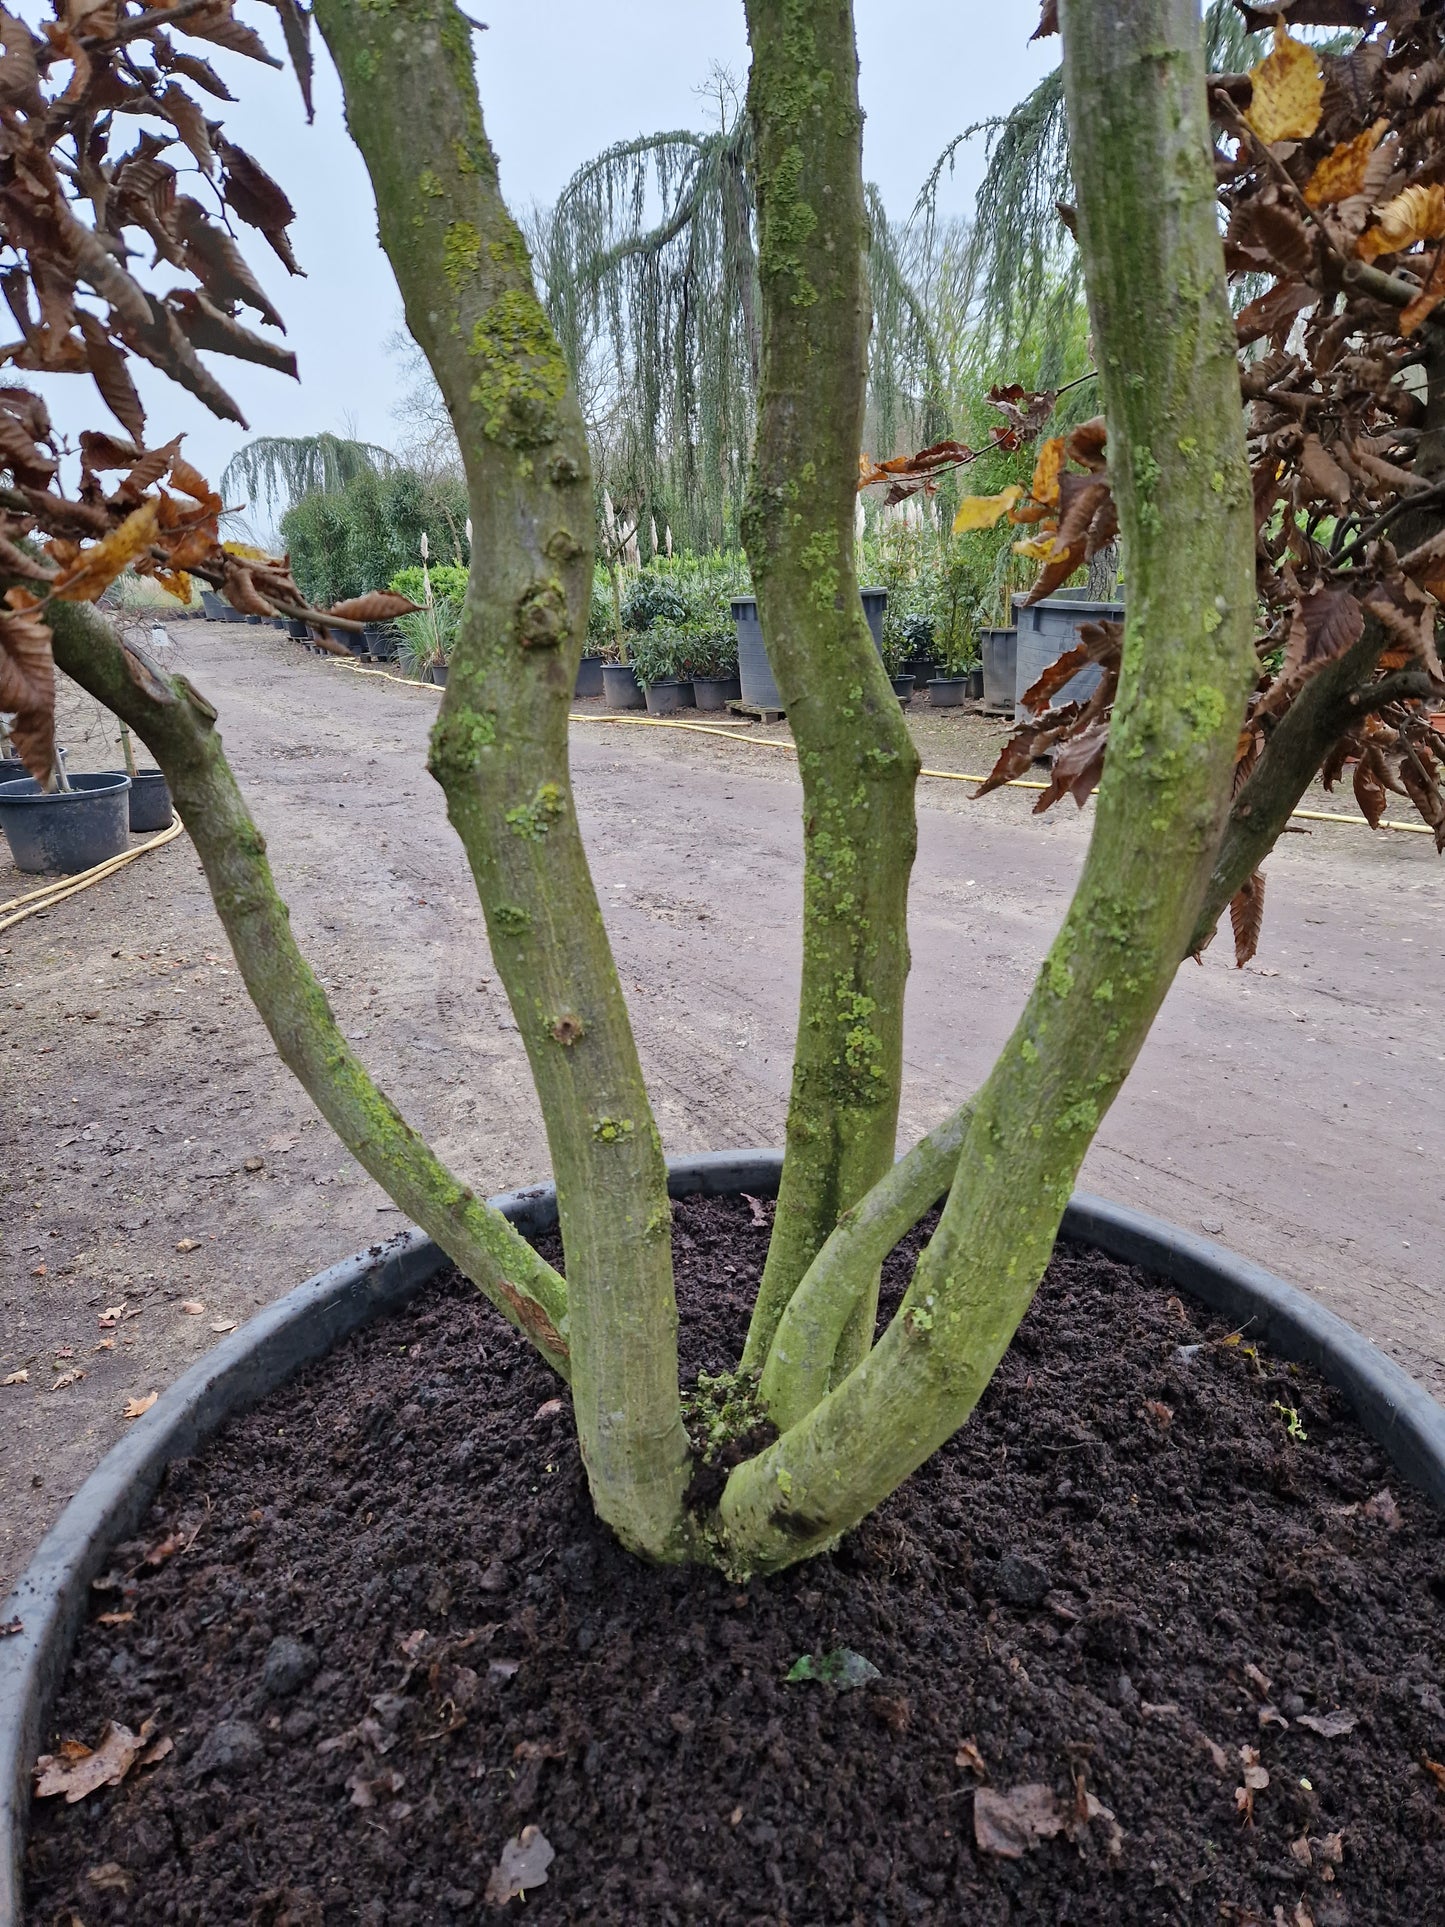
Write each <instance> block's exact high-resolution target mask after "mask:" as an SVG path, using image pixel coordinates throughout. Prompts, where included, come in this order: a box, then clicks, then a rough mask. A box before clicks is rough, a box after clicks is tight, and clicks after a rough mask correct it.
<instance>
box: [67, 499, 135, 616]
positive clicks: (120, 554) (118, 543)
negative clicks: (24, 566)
mask: <svg viewBox="0 0 1445 1927" xmlns="http://www.w3.org/2000/svg"><path fill="white" fill-rule="evenodd" d="M158 508H159V504H158V503H157V501H156V499H155V497H154V496H153V495H148V496H147V497H146V499H145V501H143V502H142V503H141V505H140V507H139V508H137V509H132V510H131V512H130V514H129V515H128V516H127V517H126V518H125V520H124V521H123V522H122V523H121V524H120V525H119V527H118V528H113V529H112V530H111V532H110V534H109V535H107V536H106V537H105V539H104V540H103V541H100V542H97V543H95V544H94V546H93V547H91V548H88V549H82V550H81V552H80V556H79V558H78V559H77V561H76V564H75V566H74V568H72V569H69V570H67V571H66V573H65V574H64V575H63V576H61V578H60V580H59V581H58V582H56V583H54V584H53V585H52V587H51V591H50V593H51V594H52V595H54V596H58V597H59V598H60V600H61V601H62V602H94V601H95V599H96V597H97V596H99V595H102V594H103V593H104V592H105V590H107V589H108V588H109V587H110V585H111V583H112V582H114V581H115V579H116V577H117V576H118V575H119V574H120V573H121V571H122V570H123V569H126V568H129V566H130V564H131V563H132V562H134V561H135V559H136V557H137V556H138V555H143V554H144V553H145V551H146V550H147V549H148V548H149V547H150V545H151V543H152V542H154V541H155V539H156V536H157V534H158V533H159V531H158V529H157V526H156V514H157V510H158Z"/></svg>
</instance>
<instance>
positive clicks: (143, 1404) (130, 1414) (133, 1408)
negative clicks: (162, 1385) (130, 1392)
mask: <svg viewBox="0 0 1445 1927" xmlns="http://www.w3.org/2000/svg"><path fill="white" fill-rule="evenodd" d="M159 1397H160V1393H159V1392H147V1393H146V1395H145V1397H144V1398H128V1399H127V1400H126V1402H125V1405H124V1408H123V1409H122V1411H121V1417H122V1418H139V1417H140V1415H141V1413H142V1412H148V1411H149V1410H150V1409H151V1407H152V1405H154V1404H155V1402H156V1400H157V1399H158V1398H159Z"/></svg>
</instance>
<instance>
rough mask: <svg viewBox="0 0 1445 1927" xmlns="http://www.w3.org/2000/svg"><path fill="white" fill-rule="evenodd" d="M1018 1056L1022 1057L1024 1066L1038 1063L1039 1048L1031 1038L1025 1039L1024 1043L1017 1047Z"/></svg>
mask: <svg viewBox="0 0 1445 1927" xmlns="http://www.w3.org/2000/svg"><path fill="white" fill-rule="evenodd" d="M1019 1056H1020V1057H1022V1059H1023V1060H1024V1062H1025V1063H1026V1064H1037V1063H1038V1061H1039V1047H1038V1045H1037V1044H1036V1043H1035V1042H1034V1040H1033V1038H1032V1037H1026V1038H1025V1039H1024V1041H1023V1042H1022V1043H1021V1044H1020V1045H1019Z"/></svg>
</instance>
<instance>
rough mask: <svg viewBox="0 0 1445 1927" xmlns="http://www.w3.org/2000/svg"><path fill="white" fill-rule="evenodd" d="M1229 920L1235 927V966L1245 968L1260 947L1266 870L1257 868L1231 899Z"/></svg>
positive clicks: (1238, 968) (1240, 968) (1239, 968)
mask: <svg viewBox="0 0 1445 1927" xmlns="http://www.w3.org/2000/svg"><path fill="white" fill-rule="evenodd" d="M1229 921H1230V924H1231V925H1232V927H1233V929H1234V967H1235V969H1236V970H1243V968H1244V966H1245V965H1246V964H1247V963H1252V962H1253V960H1254V954H1255V952H1256V951H1257V950H1258V949H1259V932H1260V928H1261V926H1262V924H1263V923H1264V872H1263V870H1256V871H1255V873H1254V875H1253V876H1252V877H1251V878H1250V879H1249V881H1248V882H1247V883H1242V884H1241V885H1240V887H1239V888H1238V889H1237V890H1236V891H1235V893H1234V895H1233V896H1232V897H1231V898H1230V899H1229Z"/></svg>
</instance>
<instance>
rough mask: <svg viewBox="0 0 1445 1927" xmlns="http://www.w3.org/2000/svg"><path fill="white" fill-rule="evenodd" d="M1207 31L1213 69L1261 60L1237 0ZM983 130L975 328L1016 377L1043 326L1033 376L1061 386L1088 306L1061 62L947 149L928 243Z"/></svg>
mask: <svg viewBox="0 0 1445 1927" xmlns="http://www.w3.org/2000/svg"><path fill="white" fill-rule="evenodd" d="M1204 36H1205V58H1206V60H1207V62H1208V64H1209V70H1210V71H1211V72H1212V73H1220V72H1237V71H1239V70H1240V69H1242V68H1245V67H1249V66H1252V65H1253V63H1254V61H1255V60H1256V59H1257V58H1258V50H1259V44H1260V36H1259V35H1257V34H1251V33H1250V32H1249V31H1248V30H1247V28H1246V27H1245V24H1244V20H1243V18H1242V17H1241V15H1240V13H1239V10H1238V8H1237V7H1236V6H1235V5H1234V0H1211V4H1210V5H1209V6H1208V7H1207V8H1206V10H1205V16H1204ZM979 134H982V135H984V136H985V137H986V139H987V155H988V163H987V167H986V169H985V172H984V177H983V184H982V186H981V187H980V188H979V191H978V201H977V204H976V206H975V210H974V218H973V227H972V230H971V233H970V237H969V243H968V248H967V251H966V255H965V260H964V275H965V279H966V281H967V284H968V287H969V290H970V297H971V301H970V311H971V327H972V329H973V330H974V331H975V332H976V334H977V337H978V346H979V349H980V351H981V352H982V353H983V354H984V355H985V356H986V357H987V359H988V360H989V361H990V363H991V364H992V365H993V366H995V367H996V368H998V369H1000V370H1002V369H1003V368H1005V367H1009V372H1010V374H1011V375H1012V373H1013V370H1012V368H1011V366H1010V364H1011V362H1012V359H1013V357H1014V356H1015V355H1016V354H1017V352H1018V351H1019V350H1020V349H1021V348H1022V347H1023V346H1024V345H1025V343H1026V341H1027V340H1028V338H1029V336H1030V334H1031V332H1032V331H1034V330H1035V328H1036V327H1037V326H1038V324H1040V323H1041V324H1042V328H1043V346H1044V353H1043V354H1042V355H1041V356H1040V358H1039V360H1038V362H1037V365H1036V369H1035V374H1036V377H1037V382H1038V385H1039V386H1040V387H1055V386H1057V385H1058V384H1059V382H1060V381H1061V380H1064V379H1067V376H1066V374H1065V361H1064V357H1065V350H1066V348H1067V345H1068V343H1069V342H1070V340H1071V339H1072V338H1073V335H1074V332H1075V330H1074V325H1073V324H1074V319H1075V317H1077V316H1078V315H1079V314H1080V313H1081V312H1082V307H1083V280H1082V267H1081V263H1080V259H1079V255H1078V252H1077V250H1076V248H1075V247H1074V244H1073V241H1072V239H1071V237H1070V234H1069V231H1068V228H1067V226H1066V224H1065V219H1064V217H1063V216H1062V215H1061V213H1060V209H1061V208H1062V209H1072V206H1073V202H1074V181H1073V175H1072V173H1071V171H1070V167H1069V130H1068V121H1067V117H1066V114H1065V107H1064V75H1063V70H1062V68H1055V70H1054V71H1053V73H1051V74H1047V75H1045V77H1044V78H1043V79H1042V80H1041V81H1040V82H1039V84H1038V86H1037V87H1035V88H1034V90H1033V92H1032V93H1031V94H1029V95H1028V96H1026V98H1025V99H1023V100H1021V101H1020V102H1019V104H1018V106H1017V107H1015V108H1014V109H1013V111H1012V112H1011V113H1009V114H1005V115H1000V116H996V117H995V118H993V119H991V120H984V121H978V122H976V123H975V125H974V126H972V127H968V128H965V129H964V131H963V133H961V134H956V135H955V136H954V138H953V139H952V140H951V141H950V142H949V143H948V145H947V147H945V148H944V150H943V152H942V153H941V154H940V155H939V157H938V160H937V161H936V162H935V164H934V166H933V169H932V171H931V173H930V174H929V176H928V179H927V180H926V181H925V182H924V184H923V189H922V192H921V193H920V195H919V197H918V205H917V208H916V210H915V216H914V223H915V225H916V227H917V228H918V229H919V231H920V232H921V234H922V235H923V237H924V241H925V245H926V244H927V241H928V238H929V237H930V236H931V234H932V231H933V225H934V221H935V218H936V209H937V204H938V191H939V188H940V186H941V185H942V183H943V180H944V178H945V177H946V176H947V175H949V174H951V173H952V171H953V168H954V166H955V163H956V161H957V158H958V154H959V150H960V149H961V148H962V147H964V146H965V145H966V144H967V143H968V142H969V141H970V140H972V139H973V138H974V137H975V136H976V135H979ZM1051 350H1056V352H1054V351H1051Z"/></svg>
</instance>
